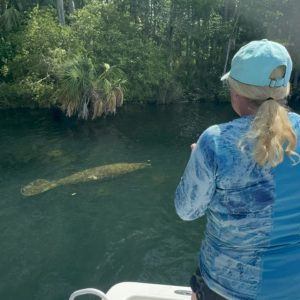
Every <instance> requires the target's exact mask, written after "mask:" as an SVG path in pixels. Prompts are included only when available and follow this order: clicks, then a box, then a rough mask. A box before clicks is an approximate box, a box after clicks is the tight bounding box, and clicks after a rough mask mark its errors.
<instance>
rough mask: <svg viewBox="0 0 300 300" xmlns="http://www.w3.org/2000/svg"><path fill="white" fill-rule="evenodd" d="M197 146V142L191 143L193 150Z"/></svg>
mask: <svg viewBox="0 0 300 300" xmlns="http://www.w3.org/2000/svg"><path fill="white" fill-rule="evenodd" d="M196 146H197V144H196V143H193V144H192V145H191V149H192V151H193V150H194V149H195V148H196Z"/></svg>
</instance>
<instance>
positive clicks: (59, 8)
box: [56, 0, 65, 25]
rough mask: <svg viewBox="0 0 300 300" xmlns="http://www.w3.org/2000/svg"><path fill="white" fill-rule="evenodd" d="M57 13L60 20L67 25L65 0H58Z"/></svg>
mask: <svg viewBox="0 0 300 300" xmlns="http://www.w3.org/2000/svg"><path fill="white" fill-rule="evenodd" d="M56 3H57V13H58V20H59V23H60V24H61V25H65V9H64V0H57V2H56Z"/></svg>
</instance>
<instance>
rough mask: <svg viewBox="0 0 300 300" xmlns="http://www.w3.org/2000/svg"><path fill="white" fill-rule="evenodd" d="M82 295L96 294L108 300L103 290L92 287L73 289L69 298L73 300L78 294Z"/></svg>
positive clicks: (103, 299)
mask: <svg viewBox="0 0 300 300" xmlns="http://www.w3.org/2000/svg"><path fill="white" fill-rule="evenodd" d="M83 295H94V296H98V297H99V298H100V299H102V300H110V299H109V298H107V296H106V295H105V294H104V293H103V292H101V291H99V290H97V289H93V288H87V289H82V290H78V291H75V292H74V293H72V295H71V296H70V298H69V300H74V299H75V298H77V297H78V296H83Z"/></svg>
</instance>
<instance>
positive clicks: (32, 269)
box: [0, 103, 235, 300]
mask: <svg viewBox="0 0 300 300" xmlns="http://www.w3.org/2000/svg"><path fill="white" fill-rule="evenodd" d="M233 118H235V114H234V113H233V112H232V110H231V108H230V106H229V105H228V104H220V105H214V104H197V103H190V104H184V105H172V106H161V107H160V106H138V105H130V106H125V107H123V108H122V109H121V110H120V111H119V112H118V113H117V115H116V116H115V117H107V118H105V119H101V120H96V121H94V122H90V121H88V122H83V121H78V120H76V119H67V118H64V117H63V116H61V115H53V113H51V112H49V111H33V110H22V111H18V110H13V111H1V112H0V142H1V150H0V192H1V198H0V239H1V241H2V242H1V248H0V278H1V281H0V299H12V300H14V299H16V300H17V299H31V300H40V299H43V300H48V299H49V300H50V299H51V300H60V299H61V300H63V299H67V298H68V296H69V295H70V294H71V292H72V291H74V290H76V289H79V288H83V287H95V288H99V289H102V290H107V289H108V288H109V287H110V286H112V285H113V284H115V283H117V282H120V281H143V282H153V283H162V284H163V283H166V284H176V285H187V284H188V280H189V276H190V273H191V271H192V270H193V269H194V266H195V264H196V257H197V253H198V249H199V244H200V238H201V236H202V234H203V230H204V226H205V221H204V220H203V219H201V220H198V221H195V222H183V221H181V220H179V218H178V217H177V216H176V214H175V210H174V206H173V195H174V191H175V188H176V185H177V183H178V181H179V179H180V176H181V174H182V172H183V169H184V167H185V164H186V162H187V159H188V157H189V153H190V144H191V143H192V142H194V141H196V139H197V137H198V136H199V134H200V133H201V132H202V131H203V130H204V129H205V128H206V127H208V126H210V125H212V124H216V123H220V122H226V121H228V120H231V119H233ZM148 160H150V161H151V164H152V167H151V168H150V169H145V170H141V171H137V172H135V173H131V174H128V175H126V176H123V177H120V178H117V179H115V180H112V181H107V182H86V183H79V184H76V185H68V186H62V187H58V188H56V189H54V190H51V191H48V192H45V193H43V194H39V195H35V196H32V197H27V198H26V197H24V196H22V195H21V193H20V188H21V187H22V186H24V185H26V184H28V183H29V182H31V181H32V180H35V179H37V178H43V179H49V180H52V179H58V178H62V177H64V176H67V175H70V174H72V173H74V172H77V171H80V170H83V169H86V168H91V167H95V166H98V165H104V164H110V163H116V162H145V161H148Z"/></svg>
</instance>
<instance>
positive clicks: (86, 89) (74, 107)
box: [57, 56, 125, 120]
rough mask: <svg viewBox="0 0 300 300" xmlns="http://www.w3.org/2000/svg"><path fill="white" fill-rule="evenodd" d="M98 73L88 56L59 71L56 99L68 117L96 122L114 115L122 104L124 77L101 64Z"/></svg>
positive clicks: (64, 66) (65, 65) (106, 65)
mask: <svg viewBox="0 0 300 300" xmlns="http://www.w3.org/2000/svg"><path fill="white" fill-rule="evenodd" d="M103 69H104V71H103V72H102V73H101V74H100V75H98V73H99V72H97V71H96V70H95V67H94V65H93V63H92V61H91V59H90V58H88V57H82V56H80V57H76V58H74V59H72V60H70V61H68V62H66V63H65V64H64V65H63V66H62V68H61V70H60V72H59V76H58V78H59V85H60V87H59V89H58V91H57V96H58V99H59V101H60V102H61V103H62V109H63V110H64V111H65V112H66V115H67V116H69V117H70V116H73V115H77V116H78V118H81V119H85V120H86V119H88V118H92V119H95V118H97V117H101V116H102V115H107V114H115V113H116V108H117V107H119V106H121V105H122V104H123V99H124V97H123V88H122V87H121V86H122V85H123V84H124V83H125V80H124V79H123V78H124V74H123V73H122V71H121V70H120V69H119V68H117V67H110V66H109V65H108V64H104V65H103Z"/></svg>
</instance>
